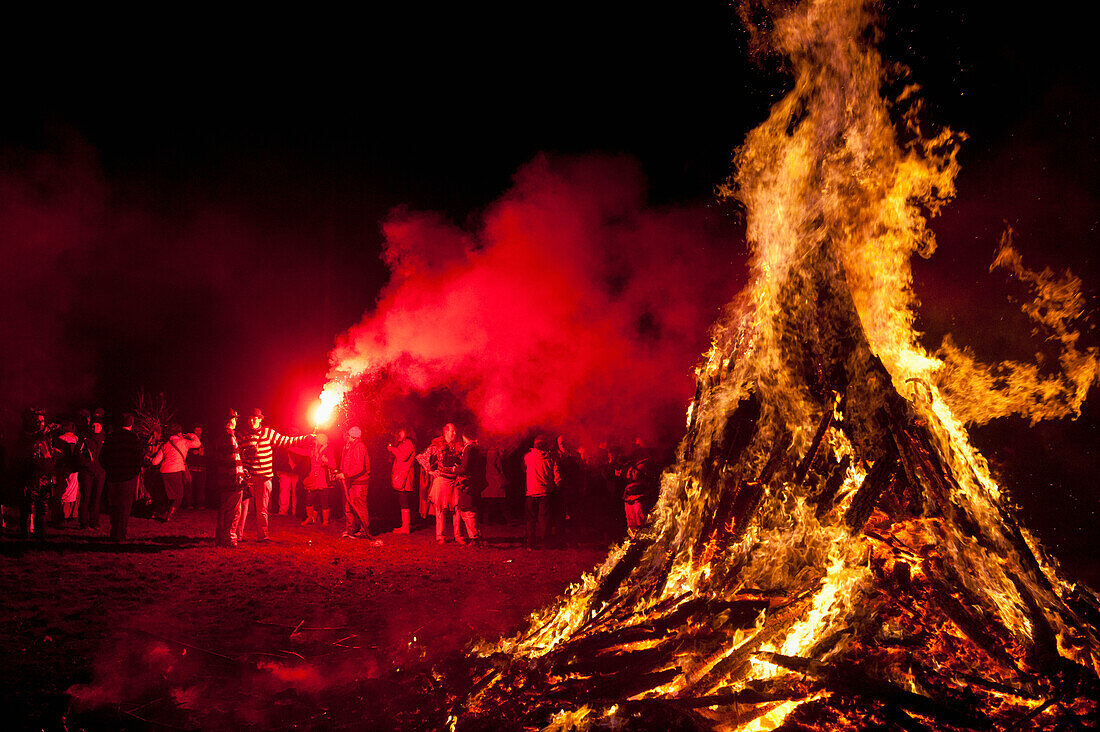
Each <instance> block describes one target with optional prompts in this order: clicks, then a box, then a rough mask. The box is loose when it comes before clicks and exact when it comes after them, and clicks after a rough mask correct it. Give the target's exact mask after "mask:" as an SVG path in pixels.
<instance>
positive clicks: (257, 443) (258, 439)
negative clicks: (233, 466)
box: [236, 408, 311, 541]
mask: <svg viewBox="0 0 1100 732" xmlns="http://www.w3.org/2000/svg"><path fill="white" fill-rule="evenodd" d="M263 422H264V413H263V412H261V411H260V410H259V409H258V408H257V409H253V410H252V415H251V416H250V417H249V418H248V429H246V430H244V431H243V432H241V434H240V447H241V458H242V459H243V460H244V467H245V469H246V470H247V471H248V473H249V485H250V487H251V490H252V496H253V498H254V499H255V501H256V530H257V532H258V534H259V536H258V539H257V540H258V541H270V540H271V537H270V536H269V535H268V506H269V505H270V503H271V484H272V481H273V480H274V479H275V448H276V447H291V446H298V445H301V444H303V443H305V442H306V440H309V439H311V436H310V435H302V436H300V437H288V436H286V435H284V434H280V433H278V432H276V431H275V430H273V429H271V428H270V427H265V426H264V424H263ZM247 519H248V510H247V506H246V507H245V510H244V511H242V512H241V514H240V516H238V517H237V522H236V524H237V539H238V540H240V539H241V538H243V537H244V526H245V522H246V521H247Z"/></svg>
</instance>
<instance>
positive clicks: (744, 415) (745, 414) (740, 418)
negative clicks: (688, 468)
mask: <svg viewBox="0 0 1100 732" xmlns="http://www.w3.org/2000/svg"><path fill="white" fill-rule="evenodd" d="M760 410H761V407H760V399H759V398H758V397H757V396H756V392H755V391H754V392H752V393H750V394H749V395H748V396H747V397H745V398H744V399H742V400H741V403H740V404H738V405H737V408H736V409H734V410H733V414H731V415H730V416H729V418H727V419H726V424H725V425H724V426H723V428H722V436H721V437H720V438H719V439H718V440H716V441H715V442H713V443H711V449H710V453H709V454H708V456H707V459H706V460H705V461H704V463H703V473H702V479H703V488H704V492H706V493H708V494H709V493H710V492H711V491H712V490H713V488H714V486H715V483H716V480H717V477H718V474H719V473H720V472H721V470H722V468H724V467H725V466H727V465H730V464H731V463H736V462H737V460H738V459H739V458H740V456H741V452H742V451H743V450H744V449H745V448H746V447H748V446H749V443H750V442H752V437H753V435H755V434H756V424H757V421H758V420H759V419H760Z"/></svg>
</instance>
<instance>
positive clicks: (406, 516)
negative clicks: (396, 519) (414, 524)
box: [393, 508, 412, 534]
mask: <svg viewBox="0 0 1100 732" xmlns="http://www.w3.org/2000/svg"><path fill="white" fill-rule="evenodd" d="M411 518H412V510H411V509H408V508H403V509H401V528H399V529H394V530H393V533H395V534H407V533H409V520H410V519H411Z"/></svg>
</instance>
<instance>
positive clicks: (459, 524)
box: [454, 511, 466, 546]
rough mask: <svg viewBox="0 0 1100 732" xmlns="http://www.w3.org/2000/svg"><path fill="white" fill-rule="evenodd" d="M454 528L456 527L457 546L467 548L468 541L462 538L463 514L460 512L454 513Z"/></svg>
mask: <svg viewBox="0 0 1100 732" xmlns="http://www.w3.org/2000/svg"><path fill="white" fill-rule="evenodd" d="M454 527H455V544H458V545H459V546H466V540H465V539H463V538H462V528H461V527H462V514H460V513H459V512H458V511H455V513H454Z"/></svg>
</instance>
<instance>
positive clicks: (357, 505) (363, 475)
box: [336, 425, 374, 540]
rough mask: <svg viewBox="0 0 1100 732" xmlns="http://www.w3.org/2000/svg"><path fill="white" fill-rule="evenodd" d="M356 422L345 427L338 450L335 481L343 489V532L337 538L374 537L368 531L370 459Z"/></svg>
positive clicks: (361, 431) (361, 432)
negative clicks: (342, 441) (347, 427)
mask: <svg viewBox="0 0 1100 732" xmlns="http://www.w3.org/2000/svg"><path fill="white" fill-rule="evenodd" d="M362 438H363V430H361V429H360V428H359V427H358V425H353V426H352V427H350V428H349V429H348V433H347V441H346V442H345V443H344V451H343V452H342V453H340V472H338V473H337V474H336V478H337V480H339V481H340V482H341V483H342V484H343V488H344V533H343V534H341V535H340V538H341V539H372V540H373V539H374V537H373V536H371V534H370V511H369V510H368V508H367V485H368V483H369V482H370V458H369V457H368V456H367V446H366V445H365V444H363V439H362Z"/></svg>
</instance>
